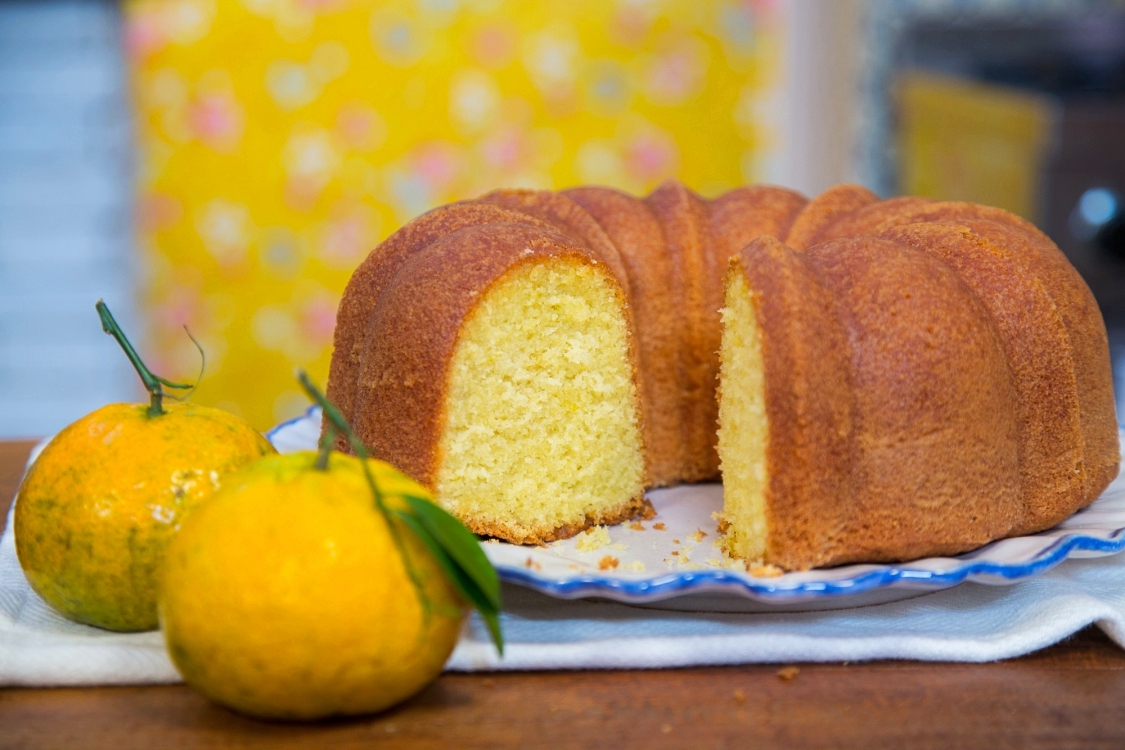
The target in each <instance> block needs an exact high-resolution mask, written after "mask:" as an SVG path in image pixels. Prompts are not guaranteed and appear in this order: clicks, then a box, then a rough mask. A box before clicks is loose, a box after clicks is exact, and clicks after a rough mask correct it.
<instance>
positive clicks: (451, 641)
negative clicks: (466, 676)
mask: <svg viewBox="0 0 1125 750" xmlns="http://www.w3.org/2000/svg"><path fill="white" fill-rule="evenodd" d="M316 459H317V455H316V454H315V453H311V452H310V453H292V454H289V455H285V456H272V457H269V458H266V459H263V460H261V461H258V462H256V463H254V464H252V465H251V466H249V467H247V468H246V469H245V470H244V471H242V472H240V473H239V474H238V475H237V476H235V477H232V478H231V481H230V482H229V483H228V485H227V487H226V488H224V490H223V491H222V492H220V493H217V494H216V495H215V497H214V498H212V501H211V502H209V503H208V504H206V505H205V506H203V507H202V508H200V509H199V510H198V511H197V512H196V513H194V514H192V516H191V517H190V518H189V519H188V520H187V521H186V522H185V524H184V527H183V529H182V530H181V532H180V534H179V535H178V536H177V537H176V539H175V541H174V542H173V544H172V546H171V548H170V549H169V551H168V558H167V563H166V565H165V570H164V580H163V588H162V591H161V597H160V621H161V627H162V628H163V629H164V638H165V641H166V643H167V645H168V653H169V655H170V656H171V657H172V661H173V662H174V663H175V664H176V667H177V669H179V670H180V674H182V675H183V677H184V680H186V681H187V683H188V684H189V685H191V686H192V687H194V688H195V689H196V690H199V691H200V692H201V693H203V694H204V695H205V696H207V697H208V698H211V699H212V700H214V701H217V702H219V703H222V704H223V705H226V706H229V707H231V708H234V709H236V710H238V711H242V712H243V713H247V714H251V715H253V716H261V717H266V718H280V719H318V718H323V717H326V716H338V715H344V716H348V715H354V714H364V713H372V712H375V711H381V710H383V709H384V708H387V707H389V706H392V705H394V704H395V703H398V702H399V701H402V700H405V699H406V698H408V697H410V696H411V695H413V694H414V693H416V692H418V691H419V690H421V689H422V688H423V687H425V686H426V685H427V684H429V683H430V681H432V680H433V679H434V678H435V677H437V675H438V674H439V673H440V672H441V669H442V667H443V666H444V665H445V661H446V659H447V658H448V657H449V654H450V652H451V651H452V650H453V646H454V645H455V644H456V642H457V636H458V634H459V632H460V628H461V621H462V619H463V615H464V604H463V603H462V601H461V600H460V598H459V597H458V596H457V594H456V593H455V592H454V591H453V589H452V588H451V587H450V585H449V583H448V582H447V581H446V578H445V576H444V574H443V573H442V570H441V568H440V567H439V565H438V563H437V562H436V561H435V560H434V558H433V557H432V556H431V554H430V552H429V551H427V549H426V548H425V547H424V546H423V543H422V542H421V541H419V539H418V538H417V537H416V536H415V535H414V533H412V532H411V531H410V530H409V529H408V528H407V527H406V526H405V525H404V524H403V523H402V522H401V521H397V520H396V521H394V522H393V523H395V524H396V527H397V529H398V534H399V537H400V539H401V541H402V543H403V547H404V549H405V551H406V553H407V554H408V555H409V558H410V565H411V568H412V569H413V571H414V574H415V575H416V576H417V579H418V582H419V584H420V587H421V591H423V592H425V596H426V598H427V599H428V606H429V612H428V613H426V612H425V611H424V608H423V603H422V600H421V598H420V597H419V593H418V592H419V590H418V589H416V588H415V586H414V585H413V584H412V583H411V580H410V578H409V577H408V573H407V568H406V566H405V564H404V560H403V558H402V556H401V555H400V554H399V551H398V549H397V548H396V545H395V543H394V540H393V538H392V536H391V531H390V527H389V526H388V522H387V520H386V517H385V516H383V514H382V513H380V512H379V510H378V509H377V507H376V505H375V500H374V498H373V497H372V494H371V490H370V488H369V487H368V485H367V481H366V479H365V478H364V475H363V468H362V464H361V463H360V461H359V459H357V458H354V457H352V456H345V455H343V454H340V453H333V454H331V456H330V458H329V460H328V465H327V467H326V468H324V469H319V468H316ZM368 465H369V466H370V467H371V471H372V474H373V475H374V478H375V481H376V482H377V483H378V486H379V488H380V490H381V491H382V492H383V495H384V502H385V503H387V505H388V506H389V507H392V508H394V507H401V506H402V505H404V504H405V501H404V500H403V499H402V494H404V493H405V494H409V495H413V496H415V497H420V498H426V499H428V498H429V497H430V493H429V492H428V491H427V490H426V489H425V488H424V487H422V486H421V485H419V484H417V483H416V482H414V481H413V480H411V479H409V478H408V477H406V476H405V475H404V474H402V473H401V472H399V471H397V470H395V469H394V468H393V467H391V466H390V465H389V464H386V463H383V462H381V461H369V462H368Z"/></svg>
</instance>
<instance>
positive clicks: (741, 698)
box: [734, 688, 746, 703]
mask: <svg viewBox="0 0 1125 750" xmlns="http://www.w3.org/2000/svg"><path fill="white" fill-rule="evenodd" d="M734 702H735V703H745V702H746V693H745V692H743V690H742V688H738V689H737V690H735V691H734Z"/></svg>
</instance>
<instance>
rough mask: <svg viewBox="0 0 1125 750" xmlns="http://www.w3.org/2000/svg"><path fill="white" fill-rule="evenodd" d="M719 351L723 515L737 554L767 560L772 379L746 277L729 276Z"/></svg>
mask: <svg viewBox="0 0 1125 750" xmlns="http://www.w3.org/2000/svg"><path fill="white" fill-rule="evenodd" d="M722 318H723V338H722V345H721V347H720V350H719V356H720V363H719V382H720V393H721V397H720V398H719V462H720V465H721V467H722V472H723V520H724V521H725V527H726V547H727V551H728V552H729V553H730V555H731V556H732V557H739V558H742V559H744V560H748V561H755V560H758V561H760V560H763V559H764V558H765V554H766V545H767V540H768V537H769V520H768V518H767V515H766V498H765V493H766V487H767V485H768V482H769V467H768V465H767V463H766V447H767V445H768V442H769V422H768V419H767V416H766V378H765V370H764V365H763V361H762V333H761V329H760V328H759V327H758V320H757V315H756V314H755V312H754V304H753V302H752V300H751V291H750V287H749V285H748V284H747V283H746V277H745V276H744V275H743V274H742V273H741V271H739V270H737V269H735V270H733V271H732V273H731V274H730V275H729V277H728V282H727V288H726V303H725V306H724V308H723V310H722Z"/></svg>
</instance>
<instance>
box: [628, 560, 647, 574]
mask: <svg viewBox="0 0 1125 750" xmlns="http://www.w3.org/2000/svg"><path fill="white" fill-rule="evenodd" d="M624 569H625V570H628V571H630V572H632V573H644V572H645V564H644V563H643V562H641V561H640V560H634V561H633V562H631V563H627V564H626V565H625V567H624Z"/></svg>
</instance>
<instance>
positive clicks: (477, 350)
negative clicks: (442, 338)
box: [436, 258, 644, 539]
mask: <svg viewBox="0 0 1125 750" xmlns="http://www.w3.org/2000/svg"><path fill="white" fill-rule="evenodd" d="M623 305H624V299H623V297H622V295H621V292H620V290H619V288H618V287H617V285H616V283H615V282H614V281H612V280H611V279H610V278H609V277H608V274H607V271H606V270H605V268H604V266H597V265H590V264H588V263H586V262H582V261H579V260H575V259H558V258H553V259H543V260H540V261H538V262H534V263H527V264H523V265H521V266H518V267H517V268H515V269H514V270H513V271H511V272H509V273H508V274H507V275H506V276H504V277H503V278H502V279H501V280H499V281H498V282H497V283H496V284H494V285H493V286H492V287H491V288H490V289H489V290H487V292H485V294H484V299H482V300H481V301H480V303H479V304H478V305H477V307H476V309H475V311H474V312H473V314H472V315H471V316H470V318H469V319H468V320H467V321H466V323H465V325H464V326H463V328H462V331H461V336H460V339H459V341H458V344H457V347H456V350H455V351H454V355H453V359H452V362H451V364H450V376H449V398H448V399H447V402H446V403H447V413H446V424H445V429H444V432H443V434H442V438H441V444H440V453H439V456H440V458H439V467H438V471H437V480H436V490H437V492H436V494H437V498H438V500H439V502H440V503H441V504H442V505H443V506H444V507H445V508H446V509H447V510H449V511H450V512H451V513H453V514H454V515H456V516H458V517H460V518H462V519H464V520H466V521H470V520H471V522H472V527H473V528H474V530H476V531H478V532H483V533H488V529H489V528H492V529H496V530H500V529H503V530H505V531H506V532H508V534H510V535H512V536H514V537H516V538H521V537H522V538H533V539H534V538H544V537H549V536H550V532H551V531H552V530H555V529H560V528H562V527H566V526H574V525H578V526H579V528H581V526H582V525H584V524H585V522H586V519H587V517H588V516H592V517H597V516H599V515H601V514H605V513H607V512H611V511H614V510H617V509H620V508H622V507H623V506H625V505H626V504H628V503H629V502H630V501H631V500H633V499H635V498H638V497H640V496H641V494H642V493H643V491H644V458H643V455H642V452H641V435H640V419H639V414H638V410H639V403H638V398H637V393H636V388H635V385H634V379H633V371H632V363H631V360H630V356H629V334H628V322H627V320H626V318H625V316H624V313H623ZM576 530H577V529H572V530H571V532H570V533H574V531H576Z"/></svg>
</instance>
